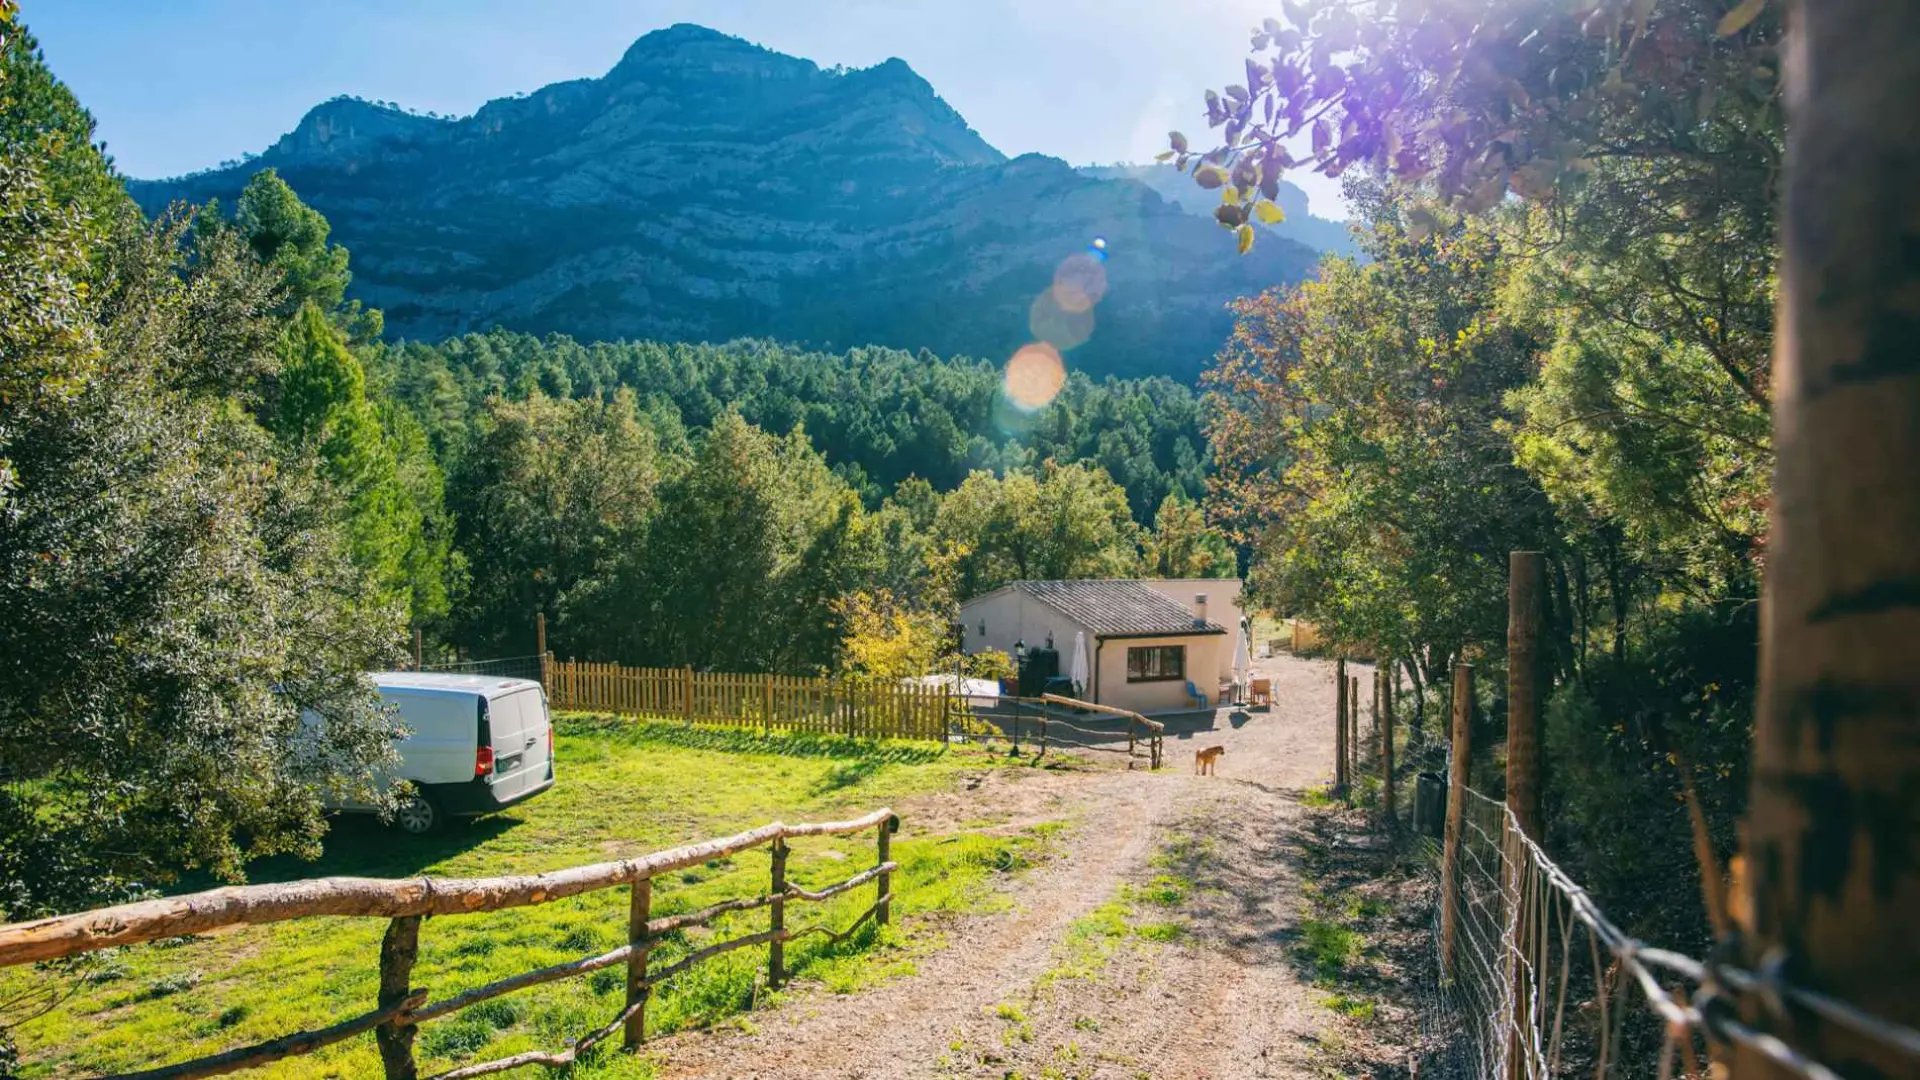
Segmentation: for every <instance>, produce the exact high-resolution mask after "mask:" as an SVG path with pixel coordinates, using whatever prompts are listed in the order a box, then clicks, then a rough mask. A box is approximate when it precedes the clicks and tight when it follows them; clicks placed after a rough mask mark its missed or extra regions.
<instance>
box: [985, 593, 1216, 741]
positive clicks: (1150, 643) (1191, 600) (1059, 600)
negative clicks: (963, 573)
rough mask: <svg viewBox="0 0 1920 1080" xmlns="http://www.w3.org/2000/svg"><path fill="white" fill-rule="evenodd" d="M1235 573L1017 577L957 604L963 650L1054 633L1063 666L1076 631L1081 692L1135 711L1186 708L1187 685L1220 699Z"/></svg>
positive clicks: (1009, 647)
mask: <svg viewBox="0 0 1920 1080" xmlns="http://www.w3.org/2000/svg"><path fill="white" fill-rule="evenodd" d="M1239 597H1240V582H1239V580H1238V579H1236V578H1219V579H1207V580H1199V579H1190V580H1184V581H1180V580H1157V581H1132V580H1116V579H1088V580H1081V581H1016V582H1014V583H1012V584H1011V585H1006V586H1004V587H1002V588H999V589H996V590H994V591H993V592H990V593H987V594H985V595H984V596H977V597H974V598H973V599H971V600H968V601H967V602H965V603H963V604H961V605H960V623H961V626H962V628H963V629H964V630H965V632H966V637H965V643H966V650H967V651H968V652H981V651H984V650H987V649H998V650H1000V651H1002V652H1005V653H1009V654H1011V653H1012V652H1013V651H1014V646H1015V645H1017V644H1020V643H1023V642H1024V643H1025V644H1026V645H1027V646H1028V647H1029V648H1033V647H1038V646H1041V645H1043V644H1045V643H1046V641H1047V640H1048V638H1049V637H1051V638H1052V640H1053V643H1054V646H1055V647H1056V648H1058V649H1059V650H1060V656H1061V668H1062V670H1063V671H1064V670H1066V668H1067V666H1068V665H1069V664H1070V663H1071V656H1072V650H1073V642H1074V635H1075V634H1076V633H1083V634H1085V635H1086V639H1087V655H1088V660H1089V672H1088V676H1089V677H1088V680H1087V681H1088V686H1087V688H1086V690H1085V691H1084V692H1085V694H1086V695H1087V697H1088V698H1089V699H1090V700H1092V701H1095V702H1097V703H1099V704H1102V705H1112V706H1115V707H1117V708H1122V709H1132V710H1133V711H1135V712H1143V713H1144V712H1164V711H1168V710H1175V709H1186V708H1192V707H1194V705H1195V704H1196V702H1195V699H1194V697H1193V694H1192V692H1191V691H1193V690H1198V691H1199V692H1200V693H1202V694H1204V695H1206V697H1207V700H1208V702H1209V703H1213V702H1214V701H1216V700H1217V698H1218V694H1219V690H1220V684H1221V682H1222V681H1225V680H1230V679H1231V678H1232V677H1233V645H1234V628H1235V627H1237V625H1238V624H1239V620H1240V609H1239Z"/></svg>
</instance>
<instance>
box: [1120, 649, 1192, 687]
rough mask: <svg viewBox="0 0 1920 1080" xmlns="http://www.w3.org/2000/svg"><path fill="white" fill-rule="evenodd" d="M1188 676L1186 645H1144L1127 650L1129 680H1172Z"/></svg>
mask: <svg viewBox="0 0 1920 1080" xmlns="http://www.w3.org/2000/svg"><path fill="white" fill-rule="evenodd" d="M1186 677H1187V647H1186V646H1185V645H1144V646H1141V647H1140V648H1137V649H1128V650H1127V681H1128V682H1171V681H1174V680H1178V679H1185V678H1186Z"/></svg>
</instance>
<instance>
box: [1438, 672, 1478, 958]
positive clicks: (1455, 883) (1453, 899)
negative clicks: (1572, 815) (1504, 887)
mask: <svg viewBox="0 0 1920 1080" xmlns="http://www.w3.org/2000/svg"><path fill="white" fill-rule="evenodd" d="M1472 755H1473V665H1472V664H1455V665H1453V760H1451V761H1449V762H1448V763H1447V829H1446V836H1445V838H1444V839H1443V840H1442V842H1441V849H1440V978H1441V980H1442V981H1443V982H1449V983H1450V982H1452V981H1453V976H1454V962H1453V944H1454V938H1455V937H1456V936H1457V935H1458V934H1459V924H1460V909H1459V904H1460V898H1459V891H1460V886H1459V881H1460V832H1461V830H1462V829H1464V828H1465V827H1466V823H1465V814H1466V810H1467V803H1466V800H1467V785H1468V783H1469V782H1470V780H1471V779H1472V777H1471V775H1470V774H1469V772H1468V769H1469V768H1470V767H1471V766H1472V764H1473V760H1472Z"/></svg>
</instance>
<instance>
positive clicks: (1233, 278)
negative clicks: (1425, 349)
mask: <svg viewBox="0 0 1920 1080" xmlns="http://www.w3.org/2000/svg"><path fill="white" fill-rule="evenodd" d="M267 166H272V167H274V168H277V169H278V170H279V171H280V174H281V175H282V176H283V177H285V178H286V179H287V181H288V182H289V183H291V184H292V185H293V186H294V188H295V190H297V191H298V192H299V193H300V194H301V196H302V197H303V198H304V199H306V200H307V201H308V202H309V203H311V204H312V205H313V206H315V207H316V208H317V209H319V210H320V211H321V212H322V213H324V214H325V215H326V216H327V217H328V219H329V220H330V221H331V222H332V223H333V228H334V237H335V239H336V240H338V241H339V242H341V243H343V244H345V245H347V246H348V248H349V249H350V250H351V251H352V254H353V270H354V283H353V288H352V292H351V295H353V296H356V297H358V298H359V299H361V300H364V301H366V302H367V303H369V304H371V305H374V306H376V307H380V308H382V309H384V310H385V311H386V315H387V325H388V327H389V334H390V335H393V336H410V337H426V338H436V337H440V336H444V335H447V334H451V333H456V332H461V331H465V330H473V329H485V328H487V327H490V326H494V325H501V326H505V327H508V328H511V329H516V330H524V331H529V332H534V333H543V332H547V331H564V332H566V333H569V334H572V335H574V336H576V337H582V338H615V337H649V338H664V339H688V340H724V339H729V338H734V337H740V336H748V335H756V336H758V335H764V336H769V337H777V338H781V339H785V340H790V341H796V342H800V343H805V344H810V345H819V346H828V345H830V346H840V347H844V346H851V345H858V344H867V343H875V344H885V345H894V346H899V347H905V348H917V347H921V346H925V347H928V348H931V349H933V350H935V351H937V352H941V353H967V354H971V355H976V356H983V357H992V358H1003V357H1005V356H1008V355H1010V354H1011V353H1012V352H1013V351H1014V350H1015V349H1017V348H1018V347H1019V346H1020V345H1021V344H1022V343H1024V342H1026V341H1027V340H1029V339H1030V337H1031V335H1032V330H1031V326H1030V309H1031V307H1032V305H1033V303H1034V300H1035V298H1036V297H1037V296H1038V295H1039V294H1040V293H1041V292H1043V291H1044V290H1046V289H1047V288H1048V286H1049V285H1050V283H1051V282H1052V280H1053V275H1054V271H1055V268H1056V267H1057V266H1058V265H1059V264H1060V263H1061V262H1062V260H1064V259H1066V258H1068V257H1069V256H1072V255H1074V254H1076V253H1084V252H1086V251H1087V250H1088V248H1089V245H1090V244H1091V243H1092V242H1093V240H1094V239H1095V238H1096V237H1099V238H1103V239H1104V241H1105V250H1106V255H1107V257H1106V261H1105V263H1104V267H1103V268H1104V270H1105V273H1106V277H1107V289H1106V293H1105V296H1104V297H1103V298H1102V299H1101V301H1100V303H1099V305H1098V307H1097V308H1096V309H1095V311H1094V321H1093V328H1092V334H1091V336H1090V337H1089V338H1088V339H1087V340H1086V342H1085V343H1084V344H1082V345H1080V346H1079V347H1078V348H1076V349H1073V350H1071V351H1070V352H1068V353H1067V361H1068V365H1069V366H1070V367H1073V368H1077V369H1081V370H1086V371H1088V372H1090V373H1093V374H1104V373H1113V374H1144V373H1165V374H1170V375H1174V376H1176V377H1180V378H1187V377H1191V376H1192V375H1193V374H1194V373H1195V372H1197V371H1198V370H1199V368H1200V367H1201V366H1203V365H1204V364H1205V362H1206V360H1207V359H1208V358H1209V357H1210V356H1211V355H1212V354H1213V352H1214V351H1215V350H1216V349H1217V348H1218V346H1219V344H1220V342H1221V341H1222V340H1223V339H1224V337H1225V335H1226V333H1227V332H1228V330H1229V328H1230V322H1231V320H1230V316H1229V315H1228V313H1227V312H1226V311H1225V309H1224V304H1225V303H1226V301H1227V300H1229V299H1231V298H1233V297H1235V296H1239V295H1245V294H1248V293H1252V292H1257V291H1258V290H1260V289H1261V288H1264V287H1266V286H1268V285H1271V284H1276V283H1279V282H1282V281H1288V280H1295V279H1297V278H1299V277H1300V276H1302V275H1303V274H1304V273H1306V272H1307V271H1308V269H1309V268H1310V267H1311V265H1312V262H1313V258H1314V256H1313V253H1312V252H1311V251H1309V250H1308V249H1307V248H1305V247H1302V246H1300V245H1297V244H1293V243H1289V242H1286V241H1279V242H1274V241H1273V240H1269V241H1267V242H1263V243H1262V244H1260V245H1258V246H1257V247H1256V248H1255V250H1254V253H1253V254H1252V255H1251V256H1249V257H1247V258H1239V257H1237V256H1235V255H1234V254H1233V249H1232V246H1231V239H1230V238H1229V237H1228V236H1227V234H1226V233H1224V232H1223V231H1221V230H1219V229H1217V228H1216V227H1215V226H1214V225H1213V224H1212V223H1211V222H1208V221H1206V220H1202V219H1199V218H1196V217H1195V216H1193V215H1190V214H1186V213H1182V212H1181V211H1180V210H1179V209H1178V208H1176V207H1174V206H1172V205H1169V204H1168V203H1166V202H1165V201H1163V200H1162V199H1161V198H1160V197H1159V196H1158V195H1156V194H1154V193H1153V192H1151V191H1149V190H1147V189H1146V188H1145V187H1143V186H1141V185H1139V184H1136V183H1132V182H1129V181H1126V180H1109V179H1103V178H1097V177H1089V176H1084V175H1081V174H1080V173H1077V172H1075V171H1074V170H1073V169H1072V168H1070V167H1068V166H1067V165H1065V164H1064V163H1062V162H1059V161H1056V160H1053V159H1050V158H1044V157H1039V156H1026V157H1021V158H1017V159H1013V160H1008V159H1007V158H1006V157H1005V156H1004V155H1002V154H1001V153H999V152H998V151H997V150H995V149H994V148H993V147H992V146H989V145H988V144H987V143H986V142H985V140H983V139H981V138H980V136H979V135H978V134H976V133H975V132H974V131H973V130H972V129H971V128H969V127H968V126H967V124H966V122H965V120H963V119H962V118H961V117H960V115H959V114H958V113H956V112H955V111H954V110H953V109H952V108H951V107H950V106H948V105H947V104H946V102H944V101H942V100H941V99H940V97H939V95H938V94H936V93H935V92H934V90H933V88H932V87H931V86H929V85H928V84H927V83H926V81H925V80H923V79H921V78H920V77H919V76H918V75H917V74H915V73H914V72H913V70H912V69H911V68H909V67H908V66H907V65H906V64H905V63H903V62H901V61H899V60H889V61H887V62H886V63H883V64H880V65H878V66H876V67H872V68H867V69H864V70H858V71H845V72H842V71H826V70H822V69H820V68H819V67H817V66H816V65H814V64H813V63H811V62H809V61H806V60H800V59H796V58H793V57H789V56H783V55H780V54H778V53H774V52H770V51H768V50H765V49H761V48H758V47H756V46H753V45H751V44H749V43H747V42H745V41H741V40H739V39H737V38H732V37H727V36H725V35H723V34H719V33H716V32H714V31H711V30H706V29H703V28H701V27H695V26H676V27H673V28H671V29H667V30H662V31H658V32H656V33H653V34H649V35H647V36H646V37H644V38H642V39H640V40H639V41H638V42H636V43H635V44H634V45H633V47H632V48H631V49H629V50H628V52H627V54H626V56H625V57H623V58H622V59H621V61H620V63H619V64H618V65H616V66H615V67H614V69H613V70H612V71H610V72H608V73H607V74H606V75H605V76H604V77H602V78H598V79H580V80H575V81H571V82H564V83H556V84H554V85H552V86H547V87H544V88H542V89H540V90H538V91H535V92H534V93H532V94H528V95H524V96H521V97H516V98H511V99H502V100H498V101H493V102H489V103H488V104H487V105H485V106H483V107H482V108H481V109H480V110H479V111H478V112H476V113H475V114H474V115H472V116H470V117H465V118H461V119H438V118H432V117H422V116H416V115H411V114H408V113H406V112H403V111H401V110H399V109H394V108H387V107H382V106H376V105H371V104H368V103H365V102H361V101H355V100H350V99H337V100H335V101H331V102H327V103H325V104H323V105H320V106H318V107H316V108H315V109H314V110H313V111H312V112H310V113H309V114H308V115H307V116H306V118H305V119H303V120H302V121H301V123H300V125H299V127H297V128H296V129H295V130H294V131H293V132H291V133H289V134H288V135H286V136H284V137H283V138H281V139H280V140H279V141H278V142H276V143H275V144H274V145H273V146H272V147H271V148H269V149H268V150H267V151H266V152H265V153H263V154H262V155H261V156H260V157H259V158H257V159H255V160H253V161H251V162H248V163H247V164H245V165H242V166H238V167H235V168H232V169H226V170H221V171H216V172H208V173H202V174H198V175H195V176H191V177H184V178H180V179H177V180H164V181H134V182H132V183H130V184H129V187H130V189H131V190H132V191H133V193H134V195H135V197H136V198H138V199H139V200H140V202H141V203H142V204H143V205H145V206H147V207H148V208H149V209H153V208H156V207H158V206H161V205H164V204H165V203H167V202H168V201H170V200H173V199H188V200H191V201H195V202H198V201H203V200H205V199H206V198H209V197H212V196H218V197H220V198H222V199H223V200H230V199H231V198H232V196H234V195H235V194H236V193H237V192H238V191H239V189H240V188H241V187H242V186H243V185H244V184H245V183H246V181H247V179H248V177H249V176H251V175H252V173H253V172H254V171H256V170H258V169H260V168H263V167H267Z"/></svg>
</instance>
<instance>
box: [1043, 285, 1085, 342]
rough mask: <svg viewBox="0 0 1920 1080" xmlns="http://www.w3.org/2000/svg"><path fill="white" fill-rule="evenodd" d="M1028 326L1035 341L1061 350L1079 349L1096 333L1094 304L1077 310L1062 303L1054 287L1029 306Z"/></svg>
mask: <svg viewBox="0 0 1920 1080" xmlns="http://www.w3.org/2000/svg"><path fill="white" fill-rule="evenodd" d="M1027 329H1028V330H1029V331H1030V332H1031V333H1032V335H1033V337H1034V338H1035V340H1038V341H1043V342H1045V343H1047V344H1048V345H1051V346H1053V347H1054V348H1055V349H1057V350H1059V351H1060V352H1067V351H1069V350H1072V349H1076V348H1079V347H1080V346H1082V345H1085V344H1086V343H1087V339H1088V338H1090V337H1092V336H1093V305H1092V304H1088V305H1087V306H1085V307H1082V308H1080V309H1078V310H1075V309H1073V308H1070V307H1067V306H1066V305H1064V304H1062V303H1061V302H1060V299H1059V297H1058V295H1057V294H1056V292H1055V290H1053V289H1047V290H1046V291H1044V292H1042V293H1041V294H1040V295H1039V296H1036V297H1034V298H1033V306H1032V307H1030V308H1028V309H1027Z"/></svg>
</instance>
